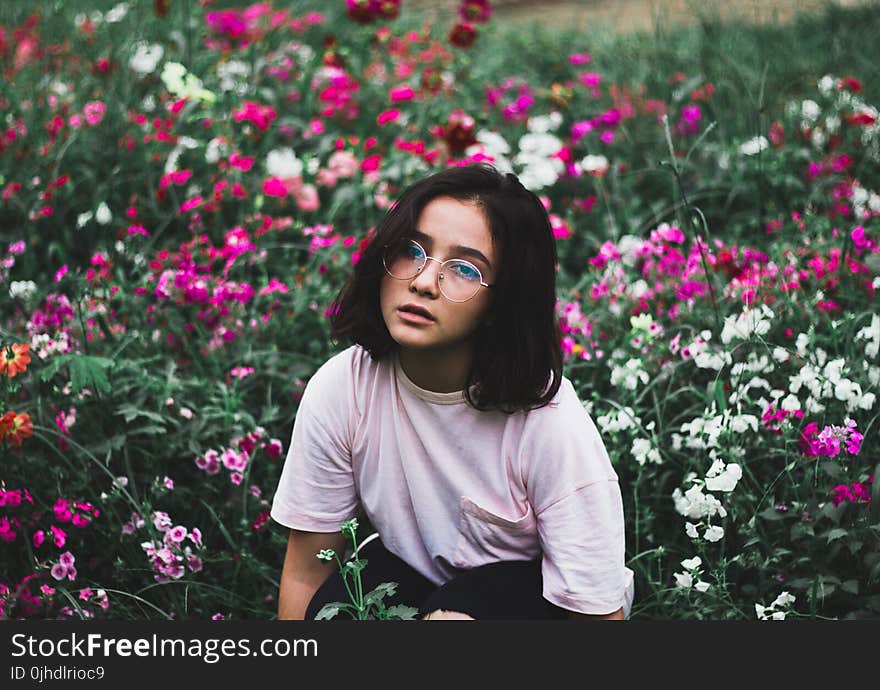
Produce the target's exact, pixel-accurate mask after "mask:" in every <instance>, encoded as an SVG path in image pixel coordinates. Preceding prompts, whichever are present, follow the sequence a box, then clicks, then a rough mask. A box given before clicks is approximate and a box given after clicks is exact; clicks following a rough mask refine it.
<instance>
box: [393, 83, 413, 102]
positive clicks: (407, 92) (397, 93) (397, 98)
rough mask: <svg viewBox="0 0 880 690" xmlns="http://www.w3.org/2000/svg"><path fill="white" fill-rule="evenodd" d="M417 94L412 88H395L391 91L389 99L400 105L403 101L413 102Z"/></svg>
mask: <svg viewBox="0 0 880 690" xmlns="http://www.w3.org/2000/svg"><path fill="white" fill-rule="evenodd" d="M415 95H416V92H415V91H413V89H412V87H411V86H395V87H393V88H392V89H391V91H389V93H388V97H389V99H390V100H391V102H392V103H400V102H402V101H411V100H412V99H413V98H415Z"/></svg>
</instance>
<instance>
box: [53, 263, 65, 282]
mask: <svg viewBox="0 0 880 690" xmlns="http://www.w3.org/2000/svg"><path fill="white" fill-rule="evenodd" d="M66 274H67V264H64V265H63V266H62V267H61V268H59V269H58V270H57V271H56V272H55V282H56V283H58V282H60V281H61V279H62V278H63V277H64V276H65V275H66Z"/></svg>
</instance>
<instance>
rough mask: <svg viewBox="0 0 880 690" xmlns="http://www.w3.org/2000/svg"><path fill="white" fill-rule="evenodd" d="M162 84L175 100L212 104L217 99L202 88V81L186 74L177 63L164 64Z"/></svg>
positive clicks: (184, 69)
mask: <svg viewBox="0 0 880 690" xmlns="http://www.w3.org/2000/svg"><path fill="white" fill-rule="evenodd" d="M161 77H162V82H163V83H164V84H165V88H166V89H168V90H169V91H170V92H171V93H172V94H174V95H175V96H176V97H177V98H193V99H198V100H202V101H205V102H207V103H213V102H214V101H215V100H217V97H216V96H215V95H214V94H213V93H212V92H211V91H208V90H207V89H205V88H203V86H202V80H201V79H199V78H198V77H197V76H195V75H194V74H190V73H189V72H187V69H186V67H184V66H183V65H181V64H180V63H179V62H166V63H165V66H164V67H163V68H162V75H161Z"/></svg>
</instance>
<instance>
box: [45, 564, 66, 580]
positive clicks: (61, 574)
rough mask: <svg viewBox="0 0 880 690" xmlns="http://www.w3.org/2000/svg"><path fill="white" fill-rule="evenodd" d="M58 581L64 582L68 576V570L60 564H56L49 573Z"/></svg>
mask: <svg viewBox="0 0 880 690" xmlns="http://www.w3.org/2000/svg"><path fill="white" fill-rule="evenodd" d="M49 572H50V573H51V574H52V577H54V578H55V579H56V580H63V579H64V578H65V577H66V576H67V568H65V567H64V566H63V565H61V564H60V563H56V564H55V565H53V566H52V570H50V571H49Z"/></svg>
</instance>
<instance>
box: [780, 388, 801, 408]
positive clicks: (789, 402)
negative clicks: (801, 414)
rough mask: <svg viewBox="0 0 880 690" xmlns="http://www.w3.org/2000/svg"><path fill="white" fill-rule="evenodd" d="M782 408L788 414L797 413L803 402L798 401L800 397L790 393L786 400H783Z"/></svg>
mask: <svg viewBox="0 0 880 690" xmlns="http://www.w3.org/2000/svg"><path fill="white" fill-rule="evenodd" d="M780 407H781V408H782V409H783V410H785V411H786V412H797V411H798V410H799V409H801V402H800V400H798V397H797V396H796V395H794V394H793V393H789V394H788V395H787V396H785V398H783V400H782V403H781V404H780Z"/></svg>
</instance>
